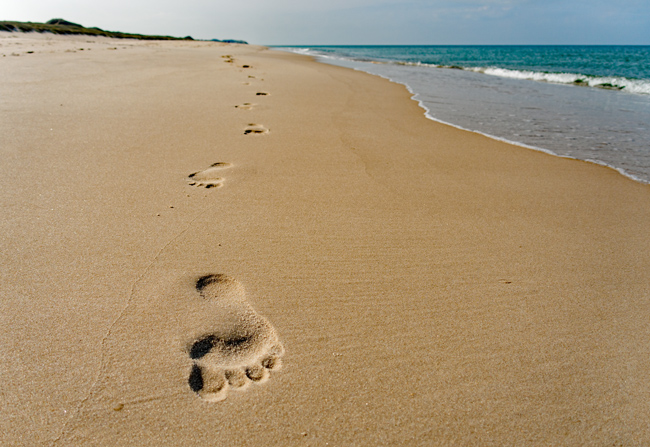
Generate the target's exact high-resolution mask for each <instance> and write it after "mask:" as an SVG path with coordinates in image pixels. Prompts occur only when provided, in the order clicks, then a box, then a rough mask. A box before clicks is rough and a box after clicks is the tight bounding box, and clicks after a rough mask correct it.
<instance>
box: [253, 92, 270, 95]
mask: <svg viewBox="0 0 650 447" xmlns="http://www.w3.org/2000/svg"><path fill="white" fill-rule="evenodd" d="M255 94H256V95H257V96H269V95H270V93H267V92H257V93H255Z"/></svg>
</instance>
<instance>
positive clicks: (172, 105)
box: [0, 36, 650, 446]
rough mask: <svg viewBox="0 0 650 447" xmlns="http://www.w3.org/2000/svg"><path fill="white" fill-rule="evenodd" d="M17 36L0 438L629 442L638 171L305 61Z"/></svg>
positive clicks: (644, 400) (640, 193) (642, 375)
mask: <svg viewBox="0 0 650 447" xmlns="http://www.w3.org/2000/svg"><path fill="white" fill-rule="evenodd" d="M24 37H25V38H24V39H23V41H21V42H20V43H18V42H13V43H12V44H11V46H8V45H9V44H8V43H6V42H5V41H3V40H0V44H3V47H0V48H1V49H2V50H3V51H0V52H4V50H5V48H9V50H8V51H15V52H20V54H21V56H20V57H6V58H0V74H1V75H2V78H3V83H2V84H0V95H2V97H3V99H4V101H5V107H4V108H3V110H2V111H0V114H2V120H0V131H2V132H3V135H6V139H5V142H4V144H3V146H2V147H1V148H0V149H1V150H2V155H3V159H4V160H5V162H4V163H3V164H2V166H1V167H0V169H2V174H3V175H1V176H0V203H1V204H2V207H3V209H4V210H5V213H4V216H3V219H2V220H0V229H2V233H3V235H4V236H3V238H2V239H1V240H2V243H3V254H4V258H3V262H2V267H3V269H2V279H3V281H1V282H0V284H2V286H1V287H2V292H1V293H2V296H3V297H4V299H3V300H2V301H1V302H0V309H1V311H2V312H1V314H2V315H4V316H5V319H4V330H3V331H0V354H1V355H2V356H3V358H5V359H7V361H6V362H4V365H5V366H4V368H3V373H2V375H3V379H4V382H5V386H4V387H3V390H2V392H1V393H0V400H1V401H2V403H3V410H2V411H3V417H2V419H1V422H0V444H2V445H44V446H67V445H98V446H100V445H140V446H146V445H152V446H153V445H156V446H159V445H179V444H183V443H185V444H192V445H206V446H207V445H215V443H218V444H223V445H249V444H257V443H266V444H272V445H302V444H304V443H307V444H319V445H322V444H325V443H329V444H331V445H432V444H441V445H451V444H462V445H485V444H496V445H512V444H520V443H526V444H532V445H551V444H564V445H568V444H575V445H580V444H605V443H608V444H613V443H621V444H624V445H644V444H647V443H648V442H649V441H650V429H649V428H648V427H649V426H650V423H649V422H650V399H648V396H649V395H650V377H648V375H647V371H648V369H649V368H650V356H648V353H650V337H649V336H648V334H650V285H649V284H648V278H647V272H648V271H650V236H649V235H648V232H647V222H648V221H649V220H650V190H649V189H648V187H647V185H644V184H641V183H638V182H634V181H630V179H628V178H626V177H622V176H621V175H619V174H618V173H617V172H615V171H612V170H611V169H604V167H601V166H597V165H593V164H590V163H584V162H579V161H577V160H571V159H563V158H559V157H555V156H550V155H548V154H545V153H542V152H538V151H534V150H527V151H522V150H521V148H520V147H519V146H513V145H509V144H506V143H503V142H500V141H496V140H494V139H491V138H488V137H485V136H482V135H479V134H476V133H472V132H467V131H462V130H459V129H457V128H453V127H451V126H448V125H444V124H441V123H439V122H436V121H433V120H431V119H429V118H427V117H426V116H425V115H424V114H423V113H422V109H421V107H420V106H419V105H418V103H417V102H416V101H413V100H411V99H410V97H411V96H412V94H410V93H409V92H408V90H407V89H406V88H405V87H404V86H403V85H401V84H396V83H392V82H388V81H387V80H385V79H382V78H379V77H377V76H374V75H370V74H366V73H362V72H357V71H353V70H350V69H347V68H342V67H337V66H330V65H326V64H322V63H319V62H316V61H313V60H310V58H309V57H304V56H300V55H295V54H291V53H282V52H279V51H270V50H268V49H266V48H264V47H257V46H250V45H247V46H244V45H226V44H219V43H208V42H141V43H137V42H133V43H132V44H131V45H124V44H123V42H122V41H120V42H119V44H118V45H113V43H112V42H108V41H106V42H104V41H103V40H102V41H100V40H97V41H95V42H88V41H87V40H86V39H83V40H81V41H79V40H70V39H58V38H55V39H52V40H32V39H31V38H30V36H24ZM81 47H83V48H85V49H84V50H83V51H81V50H80V48H81ZM113 47H115V48H116V49H114V50H111V51H109V49H112V48H113ZM89 48H90V50H88V49H89ZM28 51H33V53H29V54H26V52H28ZM280 364H282V368H281V369H280ZM296 408H298V409H299V411H298V412H296Z"/></svg>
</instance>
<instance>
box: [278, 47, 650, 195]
mask: <svg viewBox="0 0 650 447" xmlns="http://www.w3.org/2000/svg"><path fill="white" fill-rule="evenodd" d="M275 48H278V49H282V50H288V51H293V52H297V53H303V54H309V55H312V56H315V57H316V58H317V59H318V60H320V61H322V62H326V63H331V64H335V65H341V66H345V67H349V68H353V69H356V70H361V71H365V72H368V73H371V74H375V75H378V76H382V77H384V78H387V79H390V80H392V81H394V82H398V83H401V84H404V85H406V86H407V87H408V89H409V90H410V91H411V92H412V93H413V96H414V99H415V100H417V101H418V102H419V103H420V105H421V106H422V107H423V108H424V110H425V113H426V115H427V116H428V117H429V118H431V119H433V120H436V121H440V122H443V123H447V124H451V125H453V126H456V127H459V128H462V129H466V130H470V131H474V132H479V133H482V134H485V135H488V136H491V137H493V138H497V139H500V140H504V141H507V142H511V143H515V144H518V145H520V146H525V147H529V148H533V149H537V150H542V151H545V152H549V153H552V154H555V155H558V156H562V157H569V158H577V159H581V160H586V161H590V162H594V163H599V164H603V165H606V166H610V167H612V168H614V169H617V170H618V171H619V172H620V173H621V174H623V175H626V176H628V177H630V178H632V179H634V180H637V181H640V182H643V183H650V46H478V45H473V46H291V47H286V46H284V47H275Z"/></svg>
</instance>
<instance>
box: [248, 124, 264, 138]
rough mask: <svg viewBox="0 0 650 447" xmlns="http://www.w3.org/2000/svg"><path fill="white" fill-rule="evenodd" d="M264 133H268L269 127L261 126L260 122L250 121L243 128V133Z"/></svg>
mask: <svg viewBox="0 0 650 447" xmlns="http://www.w3.org/2000/svg"><path fill="white" fill-rule="evenodd" d="M265 133H269V129H267V128H266V127H264V126H262V125H261V124H255V123H251V124H249V125H248V127H247V128H246V129H244V135H249V134H258V135H261V134H265Z"/></svg>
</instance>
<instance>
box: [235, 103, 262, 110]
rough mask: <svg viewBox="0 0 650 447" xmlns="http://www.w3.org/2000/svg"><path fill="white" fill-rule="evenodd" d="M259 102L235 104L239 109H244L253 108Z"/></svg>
mask: <svg viewBox="0 0 650 447" xmlns="http://www.w3.org/2000/svg"><path fill="white" fill-rule="evenodd" d="M256 105H257V104H252V103H250V102H245V103H243V104H241V105H238V106H235V108H237V109H242V110H251V109H253V107H255V106H256Z"/></svg>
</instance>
